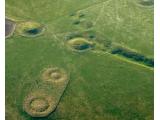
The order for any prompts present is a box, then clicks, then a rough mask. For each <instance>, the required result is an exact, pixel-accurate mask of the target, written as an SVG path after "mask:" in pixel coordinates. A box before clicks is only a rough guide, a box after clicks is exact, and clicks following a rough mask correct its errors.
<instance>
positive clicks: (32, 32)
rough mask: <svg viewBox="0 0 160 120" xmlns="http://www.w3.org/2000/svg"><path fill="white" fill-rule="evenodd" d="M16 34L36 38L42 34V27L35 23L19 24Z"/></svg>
mask: <svg viewBox="0 0 160 120" xmlns="http://www.w3.org/2000/svg"><path fill="white" fill-rule="evenodd" d="M17 32H18V34H20V35H22V36H26V37H36V36H39V35H41V34H42V33H43V32H44V26H43V25H41V24H39V23H36V22H31V21H27V22H21V23H19V24H18V25H17Z"/></svg>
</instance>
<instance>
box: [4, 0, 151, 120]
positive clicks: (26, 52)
mask: <svg viewBox="0 0 160 120" xmlns="http://www.w3.org/2000/svg"><path fill="white" fill-rule="evenodd" d="M81 15H83V16H81ZM6 16H7V17H8V18H11V19H13V20H16V22H17V23H19V22H21V21H34V22H37V23H40V24H42V25H44V26H45V28H46V29H45V31H44V33H43V34H41V35H39V36H36V37H24V36H21V35H19V34H17V33H16V32H15V33H14V34H13V36H12V37H10V38H7V39H6V112H7V113H9V114H10V113H13V114H12V115H13V116H14V119H15V120H17V119H22V120H54V119H55V120H58V119H64V120H152V119H153V69H151V68H149V67H146V66H144V65H141V64H139V63H138V64H137V62H136V61H130V60H129V59H126V58H121V57H119V56H114V55H112V54H110V53H108V52H107V51H106V48H104V46H108V47H109V45H110V44H111V43H117V44H119V45H122V46H125V47H126V48H130V49H133V50H135V51H137V52H138V53H141V54H142V55H144V56H148V57H151V58H153V6H149V7H146V6H145V7H143V6H141V5H138V4H137V3H136V2H135V1H133V0H118V1H117V0H108V1H105V0H81V1H75V0H66V1H64V0H43V1H39V0H34V1H33V0H17V1H15V0H6ZM77 20H79V21H80V23H79V24H76V25H75V24H73V23H74V21H77ZM88 23H89V24H90V25H89V27H88V26H87V24H88ZM68 36H69V37H71V38H74V37H84V38H86V39H89V40H90V41H93V42H94V43H96V44H97V45H98V46H97V47H95V49H93V50H87V51H85V52H76V51H72V50H71V49H69V48H68V45H67V44H66V38H67V40H68ZM48 66H57V67H59V68H63V69H64V70H66V71H67V72H68V73H70V80H69V84H68V86H67V88H66V89H65V92H64V93H63V96H62V97H61V100H60V102H59V104H58V106H57V108H56V110H55V111H54V112H53V113H52V114H51V115H49V116H48V117H46V118H32V117H30V116H29V115H27V114H26V113H25V112H24V111H23V109H22V107H23V104H22V103H23V99H24V97H25V96H27V95H28V93H30V92H32V90H38V89H39V88H43V89H44V90H46V91H50V94H52V95H53V93H54V92H53V91H52V86H51V85H45V86H41V85H40V83H41V82H40V81H41V78H40V76H41V71H42V70H43V69H44V68H47V67H48ZM55 93H56V91H55ZM13 116H12V118H13ZM17 116H18V117H17ZM7 118H9V117H7Z"/></svg>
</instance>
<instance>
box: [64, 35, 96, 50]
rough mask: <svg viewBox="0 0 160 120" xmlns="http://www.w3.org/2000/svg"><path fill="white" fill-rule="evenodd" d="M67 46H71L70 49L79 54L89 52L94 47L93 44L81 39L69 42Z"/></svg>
mask: <svg viewBox="0 0 160 120" xmlns="http://www.w3.org/2000/svg"><path fill="white" fill-rule="evenodd" d="M67 44H68V45H69V47H70V48H72V49H73V50H75V51H79V52H83V51H86V50H89V49H91V48H92V47H93V46H94V44H93V42H91V41H89V40H87V39H85V38H80V37H79V38H73V39H71V40H69V41H68V42H67Z"/></svg>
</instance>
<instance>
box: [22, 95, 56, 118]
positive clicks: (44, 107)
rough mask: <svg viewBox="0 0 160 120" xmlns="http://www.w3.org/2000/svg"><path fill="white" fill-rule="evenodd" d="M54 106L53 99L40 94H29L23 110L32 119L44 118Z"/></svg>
mask: <svg viewBox="0 0 160 120" xmlns="http://www.w3.org/2000/svg"><path fill="white" fill-rule="evenodd" d="M55 108H56V105H55V103H54V99H53V98H52V97H51V96H49V95H47V94H45V93H42V92H39V93H38V92H37V93H31V94H29V95H28V96H27V97H26V98H25V100H24V103H23V109H24V111H25V112H27V113H28V114H29V115H30V116H32V117H46V116H48V115H49V114H50V113H51V112H52V111H53V110H54V109H55Z"/></svg>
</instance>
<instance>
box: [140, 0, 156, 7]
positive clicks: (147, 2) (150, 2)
mask: <svg viewBox="0 0 160 120" xmlns="http://www.w3.org/2000/svg"><path fill="white" fill-rule="evenodd" d="M140 4H142V5H144V6H150V5H153V4H154V0H140Z"/></svg>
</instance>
